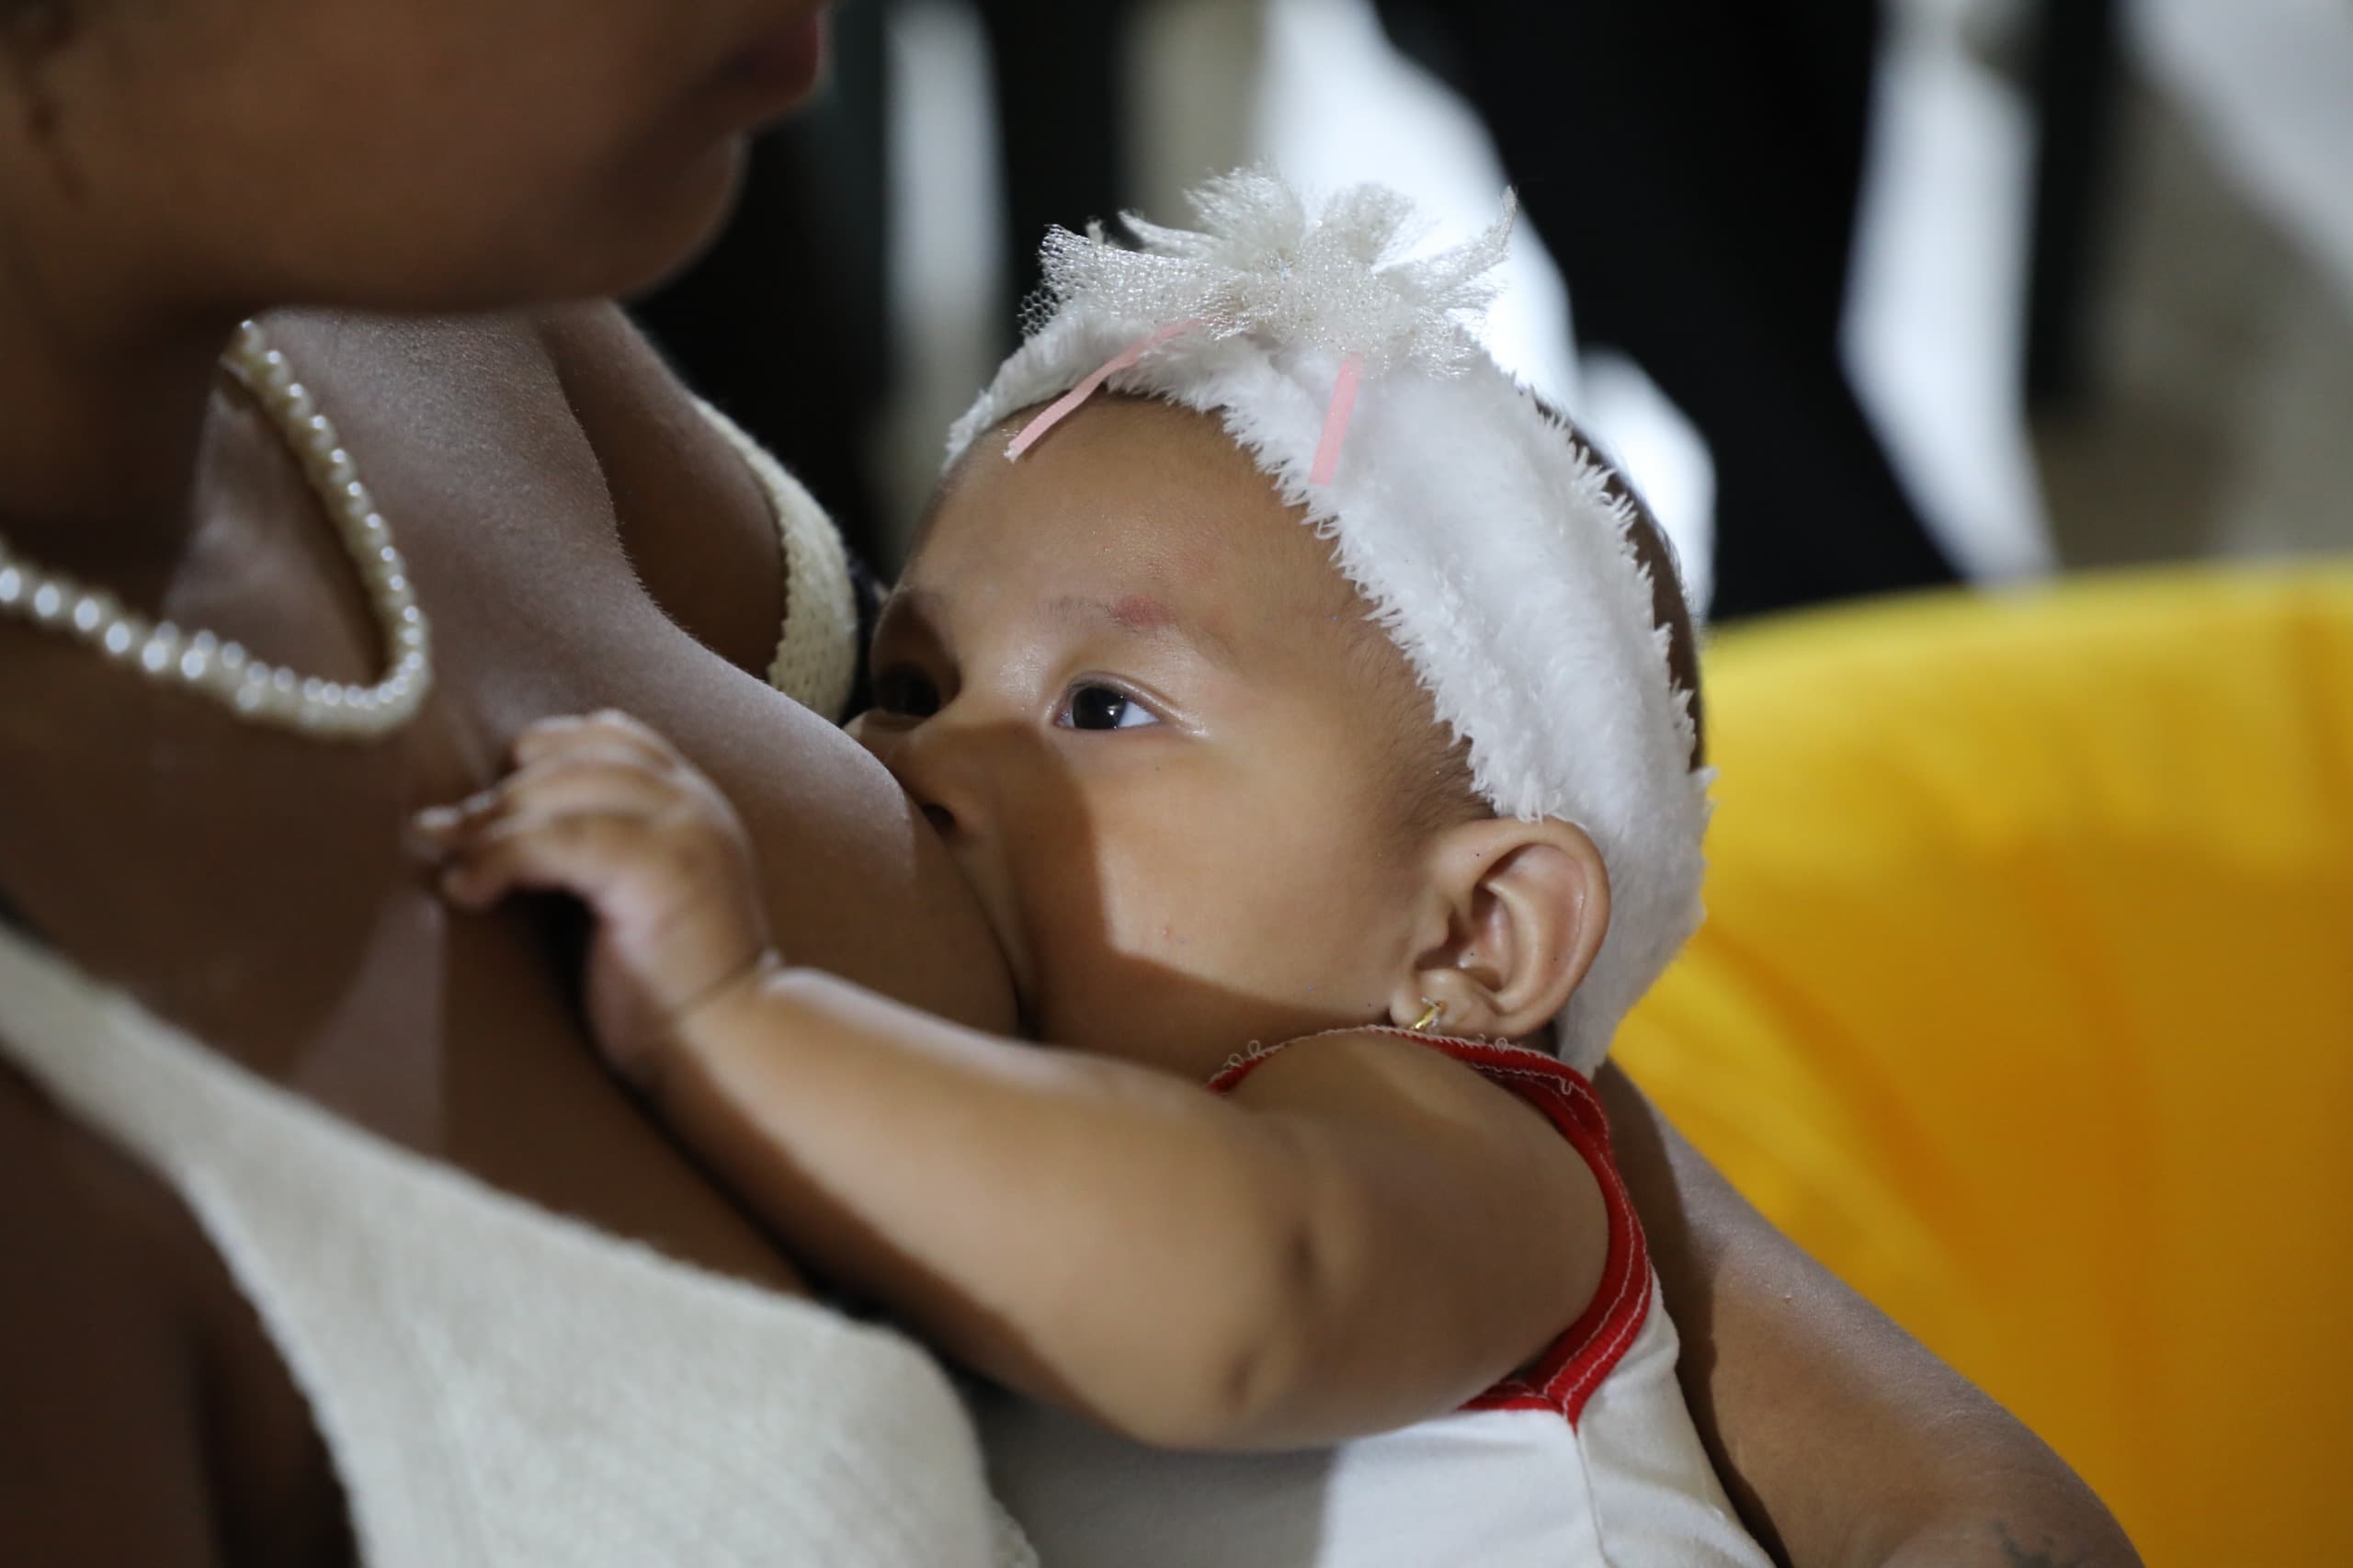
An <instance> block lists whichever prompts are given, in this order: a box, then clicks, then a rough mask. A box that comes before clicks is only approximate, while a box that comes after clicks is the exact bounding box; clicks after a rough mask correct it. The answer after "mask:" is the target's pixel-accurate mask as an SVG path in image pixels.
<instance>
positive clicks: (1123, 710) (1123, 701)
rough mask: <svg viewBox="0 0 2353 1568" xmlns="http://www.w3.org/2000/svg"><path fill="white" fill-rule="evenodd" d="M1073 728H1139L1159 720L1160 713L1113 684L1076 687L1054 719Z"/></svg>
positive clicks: (1065, 726)
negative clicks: (1059, 713) (1058, 715)
mask: <svg viewBox="0 0 2353 1568" xmlns="http://www.w3.org/2000/svg"><path fill="white" fill-rule="evenodd" d="M1056 722H1058V723H1060V724H1062V725H1063V727H1064V728H1066V729H1073V730H1141V729H1143V728H1145V727H1146V726H1148V725H1152V724H1157V723H1159V722H1160V715H1158V714H1157V713H1154V711H1153V710H1151V709H1149V708H1146V707H1145V706H1144V705H1143V704H1142V703H1141V702H1138V701H1137V700H1136V699H1134V698H1132V697H1130V696H1129V695H1128V694H1127V693H1126V692H1124V691H1121V690H1120V688H1119V687H1115V686H1099V685H1088V686H1082V687H1075V688H1074V689H1073V690H1072V692H1071V694H1070V698H1069V699H1068V700H1067V701H1065V702H1064V703H1063V710H1062V713H1061V715H1060V717H1059V718H1058V719H1057V721H1056Z"/></svg>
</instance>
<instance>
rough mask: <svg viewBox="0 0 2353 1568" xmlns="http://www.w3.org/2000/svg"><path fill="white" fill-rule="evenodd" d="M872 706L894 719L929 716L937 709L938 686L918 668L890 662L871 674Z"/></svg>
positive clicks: (924, 717)
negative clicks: (887, 665)
mask: <svg viewBox="0 0 2353 1568" xmlns="http://www.w3.org/2000/svg"><path fill="white" fill-rule="evenodd" d="M874 706H875V708H876V710H879V711H881V712H883V713H888V714H890V715H891V716H892V718H894V719H928V718H930V717H931V716H932V715H933V714H934V713H937V712H938V711H939V687H936V686H934V685H932V683H931V677H930V676H926V675H925V674H924V673H923V672H922V671H921V670H916V669H910V668H909V667H908V666H906V665H892V666H891V667H890V668H889V669H886V670H883V671H881V673H880V674H878V675H876V676H875V677H874Z"/></svg>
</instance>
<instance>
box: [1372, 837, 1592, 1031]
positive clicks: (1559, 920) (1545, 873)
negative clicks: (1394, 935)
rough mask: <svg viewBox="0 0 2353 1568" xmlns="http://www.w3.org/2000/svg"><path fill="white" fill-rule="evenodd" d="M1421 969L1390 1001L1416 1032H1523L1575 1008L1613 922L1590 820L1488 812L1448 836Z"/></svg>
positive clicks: (1434, 867)
mask: <svg viewBox="0 0 2353 1568" xmlns="http://www.w3.org/2000/svg"><path fill="white" fill-rule="evenodd" d="M1425 854H1426V855H1427V857H1428V859H1427V866H1428V878H1427V881H1426V882H1425V884H1424V886H1425V890H1426V893H1425V908H1424V914H1423V915H1422V921H1421V926H1420V928H1419V930H1418V932H1417V950H1416V953H1415V959H1414V961H1413V971H1412V973H1411V974H1410V975H1409V976H1407V977H1405V978H1404V983H1403V984H1402V985H1401V986H1400V988H1399V989H1398V991H1397V993H1396V994H1395V995H1393V996H1392V998H1391V999H1390V1017H1392V1019H1393V1020H1394V1021H1395V1022H1396V1023H1397V1024H1398V1025H1399V1026H1400V1027H1401V1028H1412V1027H1413V1026H1414V1025H1415V1023H1416V1022H1417V1021H1419V1020H1420V1019H1421V1018H1422V1017H1425V1016H1426V1015H1427V1013H1428V1012H1429V1010H1430V1006H1431V1004H1433V1003H1435V1004H1438V1005H1439V1006H1441V1007H1442V1008H1443V1011H1442V1012H1441V1013H1440V1014H1439V1016H1438V1019H1437V1021H1436V1022H1434V1023H1433V1024H1431V1025H1430V1026H1429V1027H1430V1028H1432V1029H1434V1030H1437V1031H1438V1032H1441V1033H1445V1034H1452V1035H1485V1036H1488V1037H1491V1038H1494V1039H1497V1040H1524V1039H1526V1038H1528V1037H1529V1036H1530V1035H1534V1034H1537V1033H1539V1032H1540V1031H1541V1030H1542V1029H1543V1028H1544V1027H1545V1026H1546V1025H1548V1024H1550V1023H1551V1022H1552V1019H1553V1017H1555V1016H1556V1015H1558V1014H1559V1012H1560V1011H1561V1009H1562V1008H1563V1007H1564V1006H1567V1005H1568V1001H1569V994H1570V993H1571V992H1573V991H1574V990H1575V989H1576V988H1577V985H1578V983H1579V982H1581V981H1583V980H1584V979H1585V975H1586V970H1588V969H1590V968H1592V967H1593V960H1594V956H1595V955H1596V954H1597V953H1598V952H1600V950H1601V939H1602V937H1605V936H1606V935H1608V930H1609V873H1608V870H1607V869H1605V868H1604V867H1603V865H1602V863H1601V851H1600V850H1598V849H1597V848H1595V847H1594V843H1593V840H1592V839H1590V838H1588V837H1586V835H1585V832H1584V830H1583V829H1581V828H1577V827H1574V826H1572V825H1571V824H1568V823H1565V822H1561V821H1557V820H1549V819H1548V820H1546V821H1543V822H1518V821H1505V820H1496V819H1489V820H1486V821H1482V822H1470V823H1462V824H1458V825H1456V826H1454V827H1450V828H1448V829H1446V830H1445V831H1444V832H1442V833H1440V834H1439V835H1438V836H1437V837H1436V838H1435V839H1434V840H1433V841H1432V842H1431V844H1430V846H1429V847H1428V848H1427V850H1426V851H1425Z"/></svg>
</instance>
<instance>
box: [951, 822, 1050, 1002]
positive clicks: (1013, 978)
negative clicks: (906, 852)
mask: <svg viewBox="0 0 2353 1568" xmlns="http://www.w3.org/2000/svg"><path fill="white" fill-rule="evenodd" d="M968 854H969V851H966V850H964V849H961V848H960V846H957V845H956V844H955V843H953V842H952V841H950V842H948V858H949V860H950V861H952V862H953V863H954V864H955V867H956V871H957V874H958V875H959V876H961V878H962V879H963V881H964V886H965V887H966V888H967V889H968V890H969V891H970V892H972V901H973V902H974V903H977V904H979V905H980V906H981V918H982V920H983V922H984V923H985V924H986V925H987V926H988V928H989V936H990V937H991V939H992V940H994V941H995V944H996V951H997V959H998V960H999V961H1000V962H1002V963H1003V964H1004V965H1005V974H1006V980H1007V981H1009V982H1010V983H1012V986H1013V1006H1014V1014H1015V1017H1016V1018H1017V1020H1018V1023H1019V1027H1020V1032H1021V1038H1022V1039H1024V1040H1036V1039H1038V1038H1039V1033H1038V1028H1039V1023H1040V1019H1039V1011H1040V1009H1039V1005H1038V981H1037V975H1036V972H1035V970H1034V968H1033V965H1032V961H1031V959H1030V952H1031V947H1030V943H1029V939H1028V937H1029V933H1028V931H1027V930H1026V929H1025V922H1023V921H1022V920H1021V918H1020V917H1019V915H1018V912H1017V910H1016V909H1015V908H1014V899H1013V896H1012V894H1011V892H1009V891H1008V890H1006V889H1005V888H1004V887H1002V886H1001V885H1000V883H999V881H998V879H996V878H995V877H993V876H989V875H986V874H984V873H983V871H982V869H981V868H976V867H974V866H972V864H970V863H969V861H968V858H967V857H968Z"/></svg>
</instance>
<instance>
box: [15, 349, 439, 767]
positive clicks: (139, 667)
mask: <svg viewBox="0 0 2353 1568" xmlns="http://www.w3.org/2000/svg"><path fill="white" fill-rule="evenodd" d="M221 363H222V368H223V369H226V370H227V371H228V372H229V374H230V375H231V376H233V377H234V378H235V379H236V381H237V382H238V383H239V384H240V385H242V386H243V387H244V389H245V390H246V391H247V392H251V393H252V394H253V396H254V398H255V400H256V402H258V403H260V404H261V406H262V409H263V411H264V412H265V413H267V415H269V418H270V422H271V423H272V424H273V425H275V426H277V427H278V434H279V435H280V436H282V437H284V438H285V440H286V444H287V445H288V446H289V447H290V448H291V449H293V452H294V455H295V456H296V458H298V459H299V460H301V464H302V471H303V472H304V474H305V475H307V476H308V478H309V479H310V482H311V486H312V488H313V490H314V491H316V492H317V493H318V496H319V499H320V500H321V501H322V502H324V504H325V506H326V510H327V516H328V517H330V518H331V519H332V520H333V521H334V523H335V531H336V532H337V533H338V534H340V535H341V536H342V539H343V544H344V548H345V549H346V550H347V551H350V552H351V559H352V561H353V562H355V563H356V564H357V565H358V568H359V575H360V578H361V580H362V581H363V582H365V584H366V585H367V588H368V597H369V608H372V609H373V610H374V612H375V617H376V623H377V625H378V627H379V628H380V629H381V631H382V633H383V639H384V648H385V657H386V662H387V664H388V665H389V666H390V667H389V668H388V669H387V670H386V672H385V674H384V676H383V678H382V679H381V680H379V681H377V682H376V684H374V685H373V686H350V685H346V684H344V683H343V682H340V681H330V680H321V679H319V678H317V677H315V676H311V677H307V678H306V677H304V676H299V675H297V674H296V673H295V672H294V671H292V670H290V669H286V668H283V667H282V666H279V665H270V664H267V663H265V662H263V661H262V660H260V659H256V658H255V657H254V656H253V655H251V654H250V653H246V652H245V651H244V649H243V648H241V647H239V646H238V645H237V644H236V643H234V642H223V641H222V639H220V638H219V637H216V636H214V635H213V634H212V633H211V632H210V631H182V630H181V629H180V628H178V627H176V626H175V625H173V624H172V623H171V622H170V621H168V620H165V621H153V620H149V619H146V618H145V617H143V616H141V615H139V614H136V613H135V612H133V611H131V610H129V609H126V608H124V607H123V606H122V605H121V604H120V603H119V601H118V600H117V599H116V598H115V597H114V596H113V595H111V594H108V593H107V592H105V591H104V590H102V589H98V588H90V587H85V586H84V585H81V584H79V583H77V582H75V581H74V580H73V579H72V578H70V577H66V576H64V575H62V574H57V573H51V572H45V571H43V570H41V569H40V567H38V566H36V565H34V564H33V563H32V562H29V561H27V560H25V559H24V558H23V557H22V556H20V555H18V554H17V553H16V552H15V551H13V550H11V549H10V548H9V545H8V541H7V540H6V538H5V537H0V615H8V616H14V617H16V618H17V619H20V620H27V621H30V622H31V623H32V624H34V625H35V626H40V627H44V628H47V629H49V630H51V631H58V632H61V633H63V635H65V636H68V637H72V638H74V640H76V641H77V642H85V643H87V644H89V645H90V646H91V647H93V648H96V649H97V650H98V651H99V652H100V653H104V654H105V655H106V656H107V657H108V659H111V660H113V661H114V662H115V663H117V664H119V665H125V666H127V667H129V668H131V669H133V670H136V671H137V672H138V673H139V674H141V675H142V676H145V677H146V678H148V679H150V680H152V681H154V682H155V683H157V684H158V685H163V686H172V687H179V688H181V689H183V690H187V691H190V692H194V693H196V694H198V695H199V696H203V697H208V698H210V699H213V700H214V701H216V702H219V703H221V704H222V705H223V706H225V707H226V708H227V709H228V710H230V711H231V712H232V713H234V714H236V715H237V716H238V717H239V718H241V719H244V720H246V721H248V722H253V723H256V724H263V725H267V726H270V727H272V728H275V729H280V730H290V731H293V732H294V733H298V734H301V735H305V736H309V737H311V738H313V739H318V740H336V741H372V740H377V739H380V738H381V737H382V736H385V735H388V734H390V733H392V732H393V731H394V730H397V729H399V728H400V727H401V726H402V725H403V724H404V723H406V722H408V721H409V720H410V719H411V718H413V717H414V716H415V713H416V710H417V709H418V708H419V707H420V706H422V705H423V704H424V701H425V699H426V694H428V693H429V692H430V691H431V690H432V689H433V655H432V635H431V632H430V630H429V629H428V627H427V626H426V619H425V613H424V611H422V610H420V609H419V608H417V605H416V596H415V592H414V590H412V589H411V588H410V586H409V581H408V568H407V566H406V564H405V563H404V562H403V561H402V559H401V552H400V551H398V550H396V549H394V548H393V546H392V529H391V528H389V527H387V526H386V525H385V522H384V519H383V517H382V516H381V514H380V513H378V512H377V510H376V506H375V502H374V501H373V500H372V499H371V498H370V497H369V493H368V487H367V486H366V485H365V484H362V483H360V482H359V475H358V471H357V470H355V469H354V468H353V467H352V462H351V455H350V454H349V453H348V452H346V451H345V450H344V449H343V447H342V445H341V443H339V442H338V441H337V440H336V439H335V426H333V425H332V424H330V423H329V422H328V420H327V416H326V415H324V414H321V413H320V412H319V410H318V406H317V404H316V403H314V402H313V399H312V396H311V393H310V390H309V389H308V388H306V387H304V386H303V385H302V383H301V381H296V380H295V379H294V372H293V370H292V369H291V368H290V366H289V365H288V364H287V362H286V356H285V355H283V354H280V353H279V352H278V350H277V349H275V348H272V347H269V344H268V342H267V339H265V338H264V337H263V335H262V331H261V328H260V327H258V326H256V325H255V324H253V323H252V322H247V323H245V324H244V325H243V326H242V327H240V328H238V330H237V335H236V337H235V339H234V340H233V342H232V343H231V344H230V346H229V349H228V352H227V353H225V354H224V355H222V360H221Z"/></svg>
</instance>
